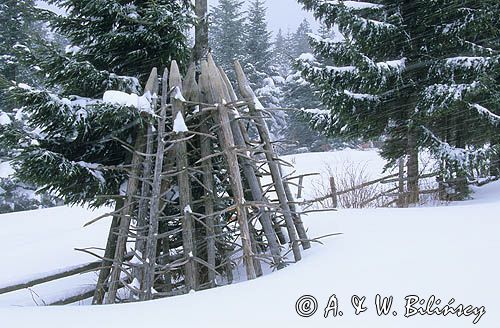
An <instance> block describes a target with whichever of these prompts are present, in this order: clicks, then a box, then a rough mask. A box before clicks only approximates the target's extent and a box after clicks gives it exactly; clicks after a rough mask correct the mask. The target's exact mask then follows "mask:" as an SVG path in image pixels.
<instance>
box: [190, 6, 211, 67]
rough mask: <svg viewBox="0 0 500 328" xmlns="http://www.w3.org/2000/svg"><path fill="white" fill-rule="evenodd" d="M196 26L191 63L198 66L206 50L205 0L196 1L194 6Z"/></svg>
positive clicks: (206, 23)
mask: <svg viewBox="0 0 500 328" xmlns="http://www.w3.org/2000/svg"><path fill="white" fill-rule="evenodd" d="M195 13H196V20H197V21H196V26H195V44H194V49H193V54H192V57H193V60H192V61H193V62H195V63H197V64H199V62H200V60H201V59H202V58H203V57H204V56H205V55H206V53H207V50H208V15H207V14H208V4H207V0H196V4H195Z"/></svg>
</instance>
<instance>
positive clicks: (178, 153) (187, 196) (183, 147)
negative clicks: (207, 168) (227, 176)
mask: <svg viewBox="0 0 500 328" xmlns="http://www.w3.org/2000/svg"><path fill="white" fill-rule="evenodd" d="M191 69H192V70H193V73H194V68H193V67H192V68H191ZM193 75H194V74H193ZM189 79H193V80H194V76H191V74H190V76H188V78H187V80H189ZM173 88H178V89H179V91H180V92H182V78H181V74H180V73H179V68H178V66H177V63H176V62H175V61H173V62H172V66H171V72H170V89H173ZM193 91H194V90H193ZM171 103H172V120H176V119H177V117H182V118H184V117H185V115H184V105H183V104H182V101H180V100H179V99H175V97H173V98H172V99H171ZM184 137H185V132H180V131H178V133H177V135H176V137H175V138H174V139H181V138H184ZM175 161H176V168H177V172H179V174H178V175H177V184H178V186H179V209H180V212H181V215H182V218H183V219H182V246H183V249H184V256H185V257H186V260H187V262H186V264H185V265H184V282H185V285H186V289H187V291H188V292H189V291H191V290H197V289H198V286H197V284H198V282H197V280H198V279H197V269H196V262H195V261H194V260H193V258H194V256H195V251H196V250H195V246H194V230H195V227H194V221H193V218H192V217H191V212H192V211H191V182H190V180H189V172H188V166H189V163H188V152H187V143H186V141H181V142H178V143H177V144H176V145H175Z"/></svg>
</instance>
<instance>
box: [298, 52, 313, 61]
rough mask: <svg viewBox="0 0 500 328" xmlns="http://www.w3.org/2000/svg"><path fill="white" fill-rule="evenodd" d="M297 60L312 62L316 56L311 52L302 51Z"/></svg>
mask: <svg viewBox="0 0 500 328" xmlns="http://www.w3.org/2000/svg"><path fill="white" fill-rule="evenodd" d="M298 60H301V61H305V62H314V61H316V58H315V57H314V55H313V54H312V53H309V52H307V53H303V54H301V55H300V56H299V58H298Z"/></svg>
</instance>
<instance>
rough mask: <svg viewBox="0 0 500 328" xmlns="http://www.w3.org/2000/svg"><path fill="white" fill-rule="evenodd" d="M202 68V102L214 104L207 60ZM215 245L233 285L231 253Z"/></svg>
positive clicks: (216, 229)
mask: <svg viewBox="0 0 500 328" xmlns="http://www.w3.org/2000/svg"><path fill="white" fill-rule="evenodd" d="M200 66H201V75H200V78H199V87H200V97H201V100H203V101H205V102H206V103H209V104H213V103H215V102H216V101H215V99H216V98H217V95H216V94H215V91H214V90H213V88H212V87H211V85H210V70H209V67H208V62H207V61H206V60H202V61H201V65H200ZM207 115H209V114H207ZM202 129H204V131H205V132H206V131H207V130H209V126H208V122H205V123H203V125H202ZM202 132H203V131H202ZM210 164H212V162H211V159H210ZM211 179H212V180H213V176H212V177H211ZM209 183H210V184H212V182H209ZM210 196H211V197H213V196H214V194H213V193H212V194H211V195H210ZM214 219H217V222H214V232H215V236H222V233H223V232H222V229H221V227H220V224H219V222H218V218H214ZM214 241H215V240H214ZM215 245H216V247H217V246H218V247H217V248H218V250H219V253H220V254H221V256H222V258H223V262H226V264H225V270H226V276H227V281H228V282H229V283H232V281H233V271H232V270H233V269H232V264H231V259H230V257H229V255H228V254H229V252H228V251H227V250H226V249H225V247H224V245H221V244H217V243H215Z"/></svg>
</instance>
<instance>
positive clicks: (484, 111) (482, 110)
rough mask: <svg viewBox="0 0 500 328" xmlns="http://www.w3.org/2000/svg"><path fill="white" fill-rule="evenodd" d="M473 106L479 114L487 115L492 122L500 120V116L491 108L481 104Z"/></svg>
mask: <svg viewBox="0 0 500 328" xmlns="http://www.w3.org/2000/svg"><path fill="white" fill-rule="evenodd" d="M471 106H472V107H473V108H475V109H476V110H477V112H478V113H479V114H481V115H484V116H486V117H487V118H488V119H489V120H490V121H491V122H492V123H498V122H500V116H498V115H497V114H495V113H493V112H492V111H490V110H489V109H487V108H485V107H483V106H481V105H479V104H472V105H471Z"/></svg>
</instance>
